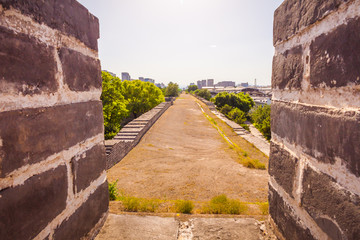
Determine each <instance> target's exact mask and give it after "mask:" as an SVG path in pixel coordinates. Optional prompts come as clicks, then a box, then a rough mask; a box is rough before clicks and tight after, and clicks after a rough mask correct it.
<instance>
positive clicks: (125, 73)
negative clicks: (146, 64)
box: [121, 72, 131, 81]
mask: <svg viewBox="0 0 360 240" xmlns="http://www.w3.org/2000/svg"><path fill="white" fill-rule="evenodd" d="M121 80H123V81H125V80H127V81H131V77H130V74H129V73H127V72H123V73H121Z"/></svg>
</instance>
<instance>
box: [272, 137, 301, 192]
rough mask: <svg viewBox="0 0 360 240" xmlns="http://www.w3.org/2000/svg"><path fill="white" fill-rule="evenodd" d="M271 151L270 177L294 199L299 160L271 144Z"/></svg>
mask: <svg viewBox="0 0 360 240" xmlns="http://www.w3.org/2000/svg"><path fill="white" fill-rule="evenodd" d="M270 151H271V152H270V158H269V174H270V176H272V177H274V178H275V180H276V182H277V183H278V184H279V185H280V186H281V187H282V188H284V190H285V191H286V192H287V193H288V194H289V195H290V196H291V197H294V196H293V194H292V191H293V185H294V180H295V175H296V166H297V163H298V161H299V160H298V159H297V158H295V157H293V156H291V155H290V153H289V152H287V151H286V150H284V149H282V148H281V147H280V146H278V145H276V144H274V143H271V145H270Z"/></svg>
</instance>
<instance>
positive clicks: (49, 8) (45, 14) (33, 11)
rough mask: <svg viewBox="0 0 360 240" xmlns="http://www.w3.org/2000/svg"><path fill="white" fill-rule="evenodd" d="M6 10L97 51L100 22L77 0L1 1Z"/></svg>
mask: <svg viewBox="0 0 360 240" xmlns="http://www.w3.org/2000/svg"><path fill="white" fill-rule="evenodd" d="M0 4H2V5H3V7H4V8H5V9H8V8H9V7H10V6H11V7H13V8H15V9H18V10H19V11H21V12H22V14H24V15H28V16H30V17H32V18H33V19H34V20H35V21H37V22H38V23H44V24H46V25H48V26H49V27H51V28H54V29H57V30H60V31H62V32H64V33H65V34H68V35H71V36H73V37H75V38H77V39H79V40H80V41H82V42H84V43H85V44H86V45H87V46H89V47H90V48H92V49H94V50H97V39H98V38H99V20H98V19H97V18H96V17H94V16H93V15H92V14H90V13H89V11H88V10H87V9H86V8H85V7H84V6H82V5H81V4H80V3H78V2H77V1H76V0H47V1H43V0H32V1H28V0H0Z"/></svg>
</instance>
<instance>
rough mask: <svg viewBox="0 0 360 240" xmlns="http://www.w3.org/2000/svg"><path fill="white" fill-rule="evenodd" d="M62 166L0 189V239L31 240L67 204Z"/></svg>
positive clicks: (63, 167)
mask: <svg viewBox="0 0 360 240" xmlns="http://www.w3.org/2000/svg"><path fill="white" fill-rule="evenodd" d="M66 197H67V175H66V167H65V166H64V165H62V166H60V167H58V168H56V169H55V170H49V171H47V172H45V173H42V174H39V175H36V176H33V177H31V178H29V179H28V180H26V181H25V183H24V184H23V185H19V186H16V187H13V188H7V189H4V190H2V191H0V238H1V239H3V240H7V239H9V240H13V239H33V238H34V237H36V236H37V235H38V234H39V233H40V232H41V231H42V230H43V229H44V228H45V227H46V226H47V225H48V223H50V222H51V221H52V220H53V219H54V218H55V217H56V216H57V215H58V214H60V213H61V212H62V211H63V210H64V209H65V207H66Z"/></svg>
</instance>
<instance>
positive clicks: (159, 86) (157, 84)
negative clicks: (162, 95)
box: [155, 83, 165, 88]
mask: <svg viewBox="0 0 360 240" xmlns="http://www.w3.org/2000/svg"><path fill="white" fill-rule="evenodd" d="M155 86H157V87H158V88H165V84H163V83H155Z"/></svg>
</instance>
